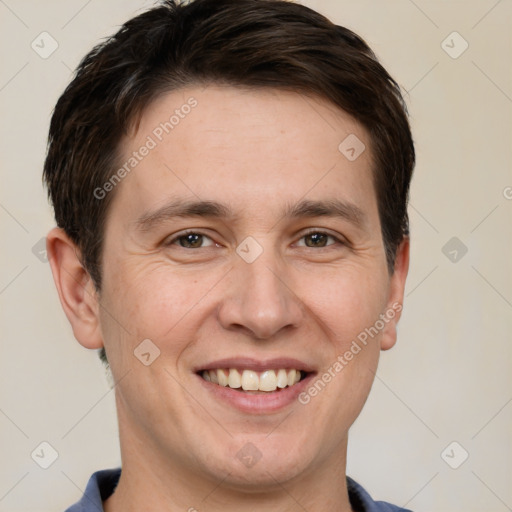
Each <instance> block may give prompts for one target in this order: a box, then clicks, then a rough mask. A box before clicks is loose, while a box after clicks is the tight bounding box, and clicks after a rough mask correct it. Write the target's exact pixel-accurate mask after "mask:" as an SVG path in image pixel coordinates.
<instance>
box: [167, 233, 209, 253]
mask: <svg viewBox="0 0 512 512" xmlns="http://www.w3.org/2000/svg"><path fill="white" fill-rule="evenodd" d="M167 245H178V246H180V247H183V248H184V249H201V248H203V247H207V246H210V245H213V242H212V240H211V239H210V237H208V236H206V235H203V234H201V233H195V232H192V231H191V232H189V233H185V234H181V235H178V236H176V237H174V238H173V239H172V240H170V241H169V242H168V244H167Z"/></svg>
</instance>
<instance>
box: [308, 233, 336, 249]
mask: <svg viewBox="0 0 512 512" xmlns="http://www.w3.org/2000/svg"><path fill="white" fill-rule="evenodd" d="M329 238H332V237H329V235H327V234H325V233H310V234H309V235H305V236H304V240H305V242H306V247H325V246H326V245H327V241H328V239H329Z"/></svg>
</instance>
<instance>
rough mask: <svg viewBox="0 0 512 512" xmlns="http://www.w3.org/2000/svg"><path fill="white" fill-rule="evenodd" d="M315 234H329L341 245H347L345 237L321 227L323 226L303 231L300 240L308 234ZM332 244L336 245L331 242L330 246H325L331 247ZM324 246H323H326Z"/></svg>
mask: <svg viewBox="0 0 512 512" xmlns="http://www.w3.org/2000/svg"><path fill="white" fill-rule="evenodd" d="M315 234H319V235H327V236H330V237H331V238H333V239H334V240H335V241H336V242H337V243H339V244H341V245H347V244H348V242H347V241H346V240H345V238H344V237H341V236H339V235H335V234H333V233H331V232H330V231H328V230H325V229H321V228H316V229H315V228H308V229H307V230H306V231H305V232H304V231H303V232H302V234H301V236H300V237H299V240H302V239H303V238H304V237H306V236H308V235H315ZM330 245H334V244H329V245H328V246H325V247H329V246H330ZM325 247H323V248H325ZM308 249H314V247H308ZM320 249H322V247H320Z"/></svg>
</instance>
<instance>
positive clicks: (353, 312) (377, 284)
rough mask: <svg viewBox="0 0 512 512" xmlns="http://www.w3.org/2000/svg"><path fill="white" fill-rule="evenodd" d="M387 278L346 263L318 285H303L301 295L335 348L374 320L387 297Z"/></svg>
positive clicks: (338, 347)
mask: <svg viewBox="0 0 512 512" xmlns="http://www.w3.org/2000/svg"><path fill="white" fill-rule="evenodd" d="M387 291H388V290H387V281H386V279H385V276H384V277H383V276H382V273H379V272H371V271H369V270H368V269H364V271H363V270H362V269H360V268H356V267H355V266H354V267H351V268H349V267H348V266H347V267H346V268H343V269H338V270H336V272H333V273H332V274H331V275H328V276H323V278H322V279H321V280H318V281H317V285H316V286H314V287H309V288H307V289H304V291H303V297H308V299H307V303H308V305H310V308H311V310H312V311H313V312H314V314H315V316H316V317H317V318H318V320H319V324H323V325H325V326H326V327H327V328H328V333H327V334H328V336H329V337H330V338H331V339H333V340H334V344H335V345H336V348H337V350H338V351H342V350H344V349H345V347H346V345H347V344H348V345H350V343H351V341H352V340H354V339H356V338H357V336H358V335H359V334H360V333H361V332H364V330H365V329H367V328H370V327H371V326H372V325H374V324H375V322H376V320H378V318H379V314H380V313H382V312H383V310H384V308H385V305H386V298H387Z"/></svg>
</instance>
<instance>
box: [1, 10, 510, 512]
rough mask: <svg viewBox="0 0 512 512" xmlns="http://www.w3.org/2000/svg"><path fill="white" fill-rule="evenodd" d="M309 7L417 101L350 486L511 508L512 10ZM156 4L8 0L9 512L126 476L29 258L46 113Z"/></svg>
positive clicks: (53, 504)
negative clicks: (393, 291) (99, 52)
mask: <svg viewBox="0 0 512 512" xmlns="http://www.w3.org/2000/svg"><path fill="white" fill-rule="evenodd" d="M303 3H304V4H306V5H308V6H311V7H313V8H316V9H317V10H319V11H321V12H322V13H324V14H326V15H328V16H329V17H331V18H332V19H333V20H334V21H336V22H337V23H338V24H342V25H346V26H348V27H349V28H352V29H353V30H355V31H356V32H358V33H359V34H360V35H362V36H363V37H364V38H365V39H366V40H367V41H368V43H369V44H370V46H372V48H373V49H374V50H375V51H376V53H377V55H378V56H379V57H380V59H381V60H382V62H383V63H384V65H385V66H386V67H387V68H388V70H389V71H390V72H391V74H392V75H393V76H394V77H395V78H397V80H398V81H399V83H400V84H401V85H402V86H403V88H404V90H405V91H408V94H407V98H408V103H409V107H410V113H411V120H412V125H413V131H414V136H415V140H416V147H417V155H418V164H417V167H416V174H415V177H414V180H413V184H412V195H411V206H410V216H411V226H412V266H411V271H410V277H409V283H408V288H407V298H406V301H405V311H404V316H403V319H402V322H401V326H400V333H399V343H398V344H397V346H396V347H395V348H394V349H393V350H392V351H390V352H388V353H385V354H383V357H382V361H381V366H380V369H379V372H378V375H377V379H376V382H375V384H374V388H373V391H372V394H371V396H370V398H369V401H368V403H367V405H366V407H365V409H364V411H363V413H362V415H361V417H360V418H359V419H358V421H357V422H356V424H355V426H354V428H353V430H352V438H351V444H350V450H349V463H348V474H349V475H351V476H352V477H353V478H355V479H356V480H358V481H360V482H361V483H362V484H363V485H364V486H365V487H366V488H367V489H368V490H369V491H370V492H371V493H372V494H373V495H374V497H378V498H379V499H383V500H388V501H391V502H393V503H396V504H398V505H407V507H408V508H411V509H413V510H415V511H416V512H422V511H423V512H426V511H439V512H441V511H443V512H453V511H456V510H457V511H465V512H476V511H481V510H485V511H496V512H501V511H506V510H512V486H511V485H510V483H511V482H512V440H511V432H512V403H511V402H512V377H511V363H512V343H511V341H512V340H511V336H510V332H511V326H512V321H511V320H512V286H511V285H512V265H511V263H510V254H511V249H512V236H511V229H510V226H511V220H512V215H511V213H512V188H510V187H512V173H511V164H512V154H511V141H512V138H511V135H512V133H511V132H512V123H511V120H512V59H511V58H510V55H511V54H512V52H511V50H512V44H511V42H512V36H511V34H512V27H511V25H512V2H511V1H510V0H502V1H496V0H473V1H449V0H433V1H427V0H415V1H414V2H413V1H412V0H387V1H377V0H375V1H370V0H364V1H347V0H323V1H322V0H316V1H315V0H306V1H304V2H303ZM149 5H152V2H143V1H142V0H129V1H126V0H124V1H121V0H109V1H108V2H101V1H99V0H89V1H87V0H68V1H66V2H64V1H60V2H59V1H57V0H46V1H44V2H41V1H36V0H0V20H1V22H0V23H1V25H0V29H1V30H0V40H1V50H0V51H1V58H2V60H1V62H2V66H1V69H0V109H1V119H2V126H1V133H0V140H1V144H2V151H1V163H2V165H1V171H2V175H1V192H0V230H1V240H2V250H1V255H0V257H1V261H0V269H1V270H0V271H1V275H0V315H1V316H0V319H1V328H2V330H1V340H0V343H1V358H0V445H1V447H0V454H1V464H0V511H1V512H4V511H9V512H21V511H38V512H46V511H48V512H49V511H57V512H58V511H63V510H64V509H65V508H66V507H67V506H68V505H70V504H71V503H73V502H75V501H76V500H78V499H79V497H80V496H81V493H82V491H83V489H84V488H85V484H86V482H87V480H88V478H89V476H90V474H91V473H92V472H93V471H95V470H97V469H102V468H108V467H114V466H118V465H119V462H120V460H119V449H118V438H117V425H116V417H115V410H114V400H113V393H112V392H110V390H109V387H108V385H107V382H106V380H105V378H104V370H103V368H102V366H101V364H100V362H99V360H98V358H97V356H96V353H95V352H88V351H86V350H85V349H82V348H81V347H80V346H79V345H78V343H77V342H76V341H75V340H74V338H73V335H72V332H71V329H70V327H69V325H68V323H67V320H66V319H65V317H64V314H63V313H62V311H61V308H60V305H59V303H58V299H57V294H56V292H55V289H54V286H53V282H52V278H51V275H50V269H49V266H48V264H47V263H44V262H42V261H40V259H39V258H38V257H36V255H35V254H34V253H33V247H34V246H35V245H36V244H37V243H38V242H39V241H40V240H41V238H42V237H44V235H45V233H46V232H47V231H48V230H49V229H50V228H51V227H52V225H53V218H52V214H51V211H50V209H49V207H48V204H47V201H46V196H45V192H44V191H43V188H42V186H41V169H42V164H43V159H44V152H45V144H46V142H45V138H46V134H47V129H48V123H49V116H50V112H51V110H52V108H53V105H54V104H55V102H56V100H57V98H58V96H59V95H60V94H61V92H62V91H63V88H64V87H65V85H66V84H67V83H68V81H69V80H70V78H71V70H72V69H73V68H74V67H75V66H76V65H77V63H78V61H79V59H80V58H81V57H82V56H83V55H84V54H85V52H86V51H88V50H89V49H90V48H91V47H92V45H93V44H95V43H96V42H98V41H99V40H100V39H101V38H102V37H104V36H106V35H108V34H111V33H112V32H113V31H115V30H116V27H117V26H118V25H120V24H121V23H122V22H123V21H125V20H126V19H127V18H128V17H130V16H132V15H134V14H135V13H136V12H139V11H140V10H142V9H144V8H145V7H147V6H149ZM43 31H47V32H49V33H50V34H51V36H52V37H53V38H54V39H55V40H56V41H57V42H58V48H57V50H56V51H55V52H54V53H53V54H52V55H51V56H49V57H48V58H47V59H43V58H41V57H40V56H39V55H38V54H37V53H36V52H35V51H34V50H33V49H32V48H31V42H32V41H33V40H36V42H37V41H40V38H39V39H38V36H39V34H40V33H41V32H43ZM454 31H456V32H458V33H459V34H460V37H459V36H457V35H451V36H450V37H448V39H447V41H446V43H445V45H444V46H445V48H446V45H448V46H449V47H451V48H446V49H447V50H448V51H449V52H451V53H452V55H455V54H457V53H459V52H460V50H462V49H463V47H464V41H467V43H468V44H469V46H468V48H467V50H466V51H465V52H464V53H462V54H461V55H460V56H458V58H452V57H451V56H450V55H448V53H446V51H445V50H444V49H443V46H442V42H443V40H445V39H446V38H447V36H449V35H450V34H452V32H454ZM461 38H463V39H461ZM46 48H49V46H46ZM507 187H509V188H507ZM452 237H457V239H458V240H459V242H457V243H459V245H460V243H463V244H464V245H465V246H466V247H467V253H466V254H465V255H463V256H461V255H462V252H461V250H460V247H459V248H458V249H457V248H455V250H457V251H458V252H457V258H458V261H456V262H452V261H450V259H449V258H448V257H447V256H446V255H445V254H444V253H443V250H442V248H443V247H444V246H445V244H446V243H447V242H448V241H449V240H450V239H451V238H452ZM37 247H38V246H37V245H36V248H37ZM454 247H455V246H454ZM450 250H453V248H449V249H448V250H446V249H445V252H446V253H447V254H448V256H449V257H451V258H453V257H454V256H455V253H453V252H452V254H451V255H450V253H449V251H450ZM42 441H46V442H48V443H50V444H51V445H52V446H53V447H54V448H55V450H56V451H57V452H58V458H57V460H56V461H55V462H54V463H53V464H52V465H51V466H50V467H49V468H48V469H46V470H45V469H42V468H41V467H39V466H38V465H37V464H36V463H35V462H34V460H33V459H32V458H31V453H32V452H33V450H34V449H36V447H38V446H39V444H40V443H41V442H42ZM453 441H456V442H457V443H459V444H458V445H456V446H455V448H453V446H452V447H451V448H450V449H448V451H447V452H446V453H447V454H446V453H445V457H444V459H443V457H442V455H441V454H442V452H443V450H444V449H445V448H446V447H447V446H448V445H449V444H450V443H452V442H453ZM452 448H453V451H452ZM462 450H465V451H467V452H468V453H469V458H468V459H467V460H466V461H465V462H464V463H463V464H462V465H460V467H458V469H452V468H451V467H450V466H449V465H448V464H447V462H446V461H449V462H450V463H451V464H452V465H457V464H458V463H460V461H461V460H462V455H463V454H464V452H463V451H462ZM47 453H48V451H47Z"/></svg>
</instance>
